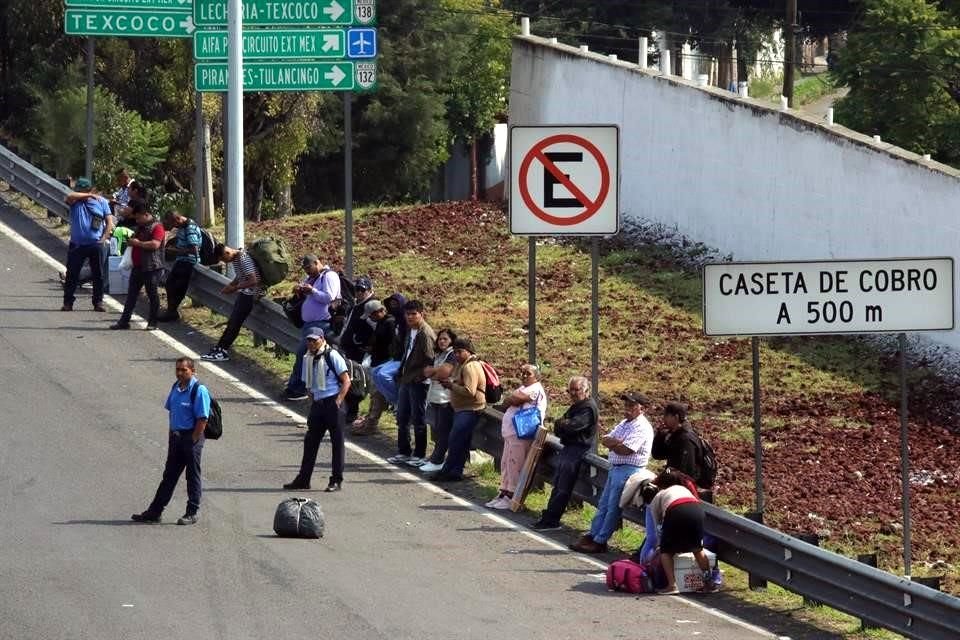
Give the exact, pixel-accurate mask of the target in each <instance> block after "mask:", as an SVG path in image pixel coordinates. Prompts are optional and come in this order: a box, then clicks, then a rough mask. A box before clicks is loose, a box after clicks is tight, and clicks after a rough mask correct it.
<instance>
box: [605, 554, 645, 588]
mask: <svg viewBox="0 0 960 640" xmlns="http://www.w3.org/2000/svg"><path fill="white" fill-rule="evenodd" d="M607 589H610V590H611V591H624V592H626V593H653V577H652V576H651V575H650V573H649V572H648V571H647V568H646V567H645V566H644V565H642V564H639V563H637V562H634V561H633V560H629V559H623V560H617V561H616V562H614V563H613V564H611V565H610V566H609V567H607Z"/></svg>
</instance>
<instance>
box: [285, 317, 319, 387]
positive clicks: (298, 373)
mask: <svg viewBox="0 0 960 640" xmlns="http://www.w3.org/2000/svg"><path fill="white" fill-rule="evenodd" d="M317 327H319V328H321V329H323V333H324V334H326V333H328V332H329V331H330V321H329V320H311V321H310V322H304V323H303V329H301V330H300V344H298V345H297V354H296V356H297V357H296V359H295V360H294V361H293V371H291V372H290V379H289V380H287V391H288V392H290V393H306V392H307V387H306V385H304V384H303V356H305V355H306V353H307V335H309V333H310V332H311V331H312V330H313V329H316V328H317Z"/></svg>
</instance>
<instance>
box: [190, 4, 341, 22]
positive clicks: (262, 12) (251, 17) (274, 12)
mask: <svg viewBox="0 0 960 640" xmlns="http://www.w3.org/2000/svg"><path fill="white" fill-rule="evenodd" d="M193 19H194V22H196V23H197V26H201V27H216V26H223V25H226V24H227V0H196V1H195V2H194V3H193ZM352 23H353V0H244V2H243V26H244V27H257V26H277V25H298V26H306V25H349V24H352Z"/></svg>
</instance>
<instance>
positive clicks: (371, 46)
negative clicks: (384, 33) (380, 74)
mask: <svg viewBox="0 0 960 640" xmlns="http://www.w3.org/2000/svg"><path fill="white" fill-rule="evenodd" d="M347 56H348V57H350V58H375V57H376V56H377V30H376V29H349V30H348V31H347Z"/></svg>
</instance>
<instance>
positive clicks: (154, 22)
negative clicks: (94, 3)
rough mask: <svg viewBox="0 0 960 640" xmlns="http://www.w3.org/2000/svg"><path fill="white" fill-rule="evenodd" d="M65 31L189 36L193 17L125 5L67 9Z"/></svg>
mask: <svg viewBox="0 0 960 640" xmlns="http://www.w3.org/2000/svg"><path fill="white" fill-rule="evenodd" d="M63 23H64V31H65V32H66V34H67V35H72V36H123V37H142V38H189V37H191V36H192V35H193V32H194V31H195V27H194V26H193V17H192V16H191V15H190V14H189V13H174V12H172V11H162V10H161V11H148V10H137V11H133V10H130V11H127V10H122V9H67V11H66V13H65V14H64V17H63Z"/></svg>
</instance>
